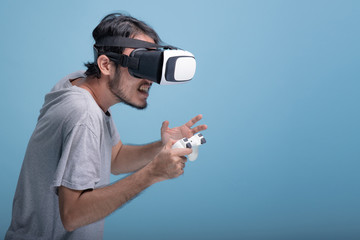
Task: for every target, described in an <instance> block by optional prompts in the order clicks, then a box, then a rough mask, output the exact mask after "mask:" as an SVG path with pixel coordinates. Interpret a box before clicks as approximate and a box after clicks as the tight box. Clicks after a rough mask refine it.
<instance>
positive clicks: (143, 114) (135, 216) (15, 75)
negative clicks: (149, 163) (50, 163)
mask: <svg viewBox="0 0 360 240" xmlns="http://www.w3.org/2000/svg"><path fill="white" fill-rule="evenodd" d="M114 11H125V12H128V13H130V14H131V15H133V16H134V17H137V18H139V19H141V20H144V21H145V22H147V23H148V24H150V25H151V26H153V27H154V28H155V30H157V32H158V33H159V35H160V36H161V37H162V39H163V40H164V41H165V42H167V43H169V44H172V45H175V46H179V47H182V48H184V49H186V50H189V51H191V52H193V53H194V54H195V56H196V59H197V63H198V65H197V73H196V76H195V78H194V79H193V81H192V82H190V83H188V84H185V85H180V86H154V87H153V88H152V90H151V94H150V98H149V107H148V108H147V109H146V110H144V111H138V110H134V109H131V108H130V107H127V106H125V105H117V106H114V107H113V108H112V112H113V116H114V119H115V123H116V124H117V126H118V130H119V132H120V135H121V137H122V140H123V142H125V143H147V142H150V141H153V140H157V139H159V138H160V127H161V123H162V121H164V120H169V121H170V126H178V125H181V124H183V123H185V122H186V121H188V120H189V119H190V118H191V117H193V116H195V115H196V114H198V113H202V114H203V115H204V119H203V120H202V123H206V124H208V126H209V129H208V130H207V131H205V132H204V135H205V137H206V139H207V141H208V142H207V144H206V145H204V146H202V147H201V149H200V155H199V158H198V160H197V161H195V162H190V163H188V164H187V167H186V169H185V170H186V172H185V174H184V176H181V177H179V178H178V179H175V180H170V181H165V182H161V183H158V184H155V185H153V186H152V187H150V188H149V189H147V190H146V191H145V192H143V193H142V194H141V195H140V196H139V197H138V198H136V199H134V200H133V201H132V202H130V203H128V204H126V205H125V206H124V207H122V208H121V209H120V210H118V211H116V212H115V213H114V214H112V215H111V216H109V217H108V218H107V221H106V226H105V239H249V240H258V239H259V240H260V239H360V227H359V226H360V208H359V202H360V194H359V187H360V184H359V183H360V175H359V170H360V163H359V160H360V147H359V143H360V127H359V123H360V111H359V100H360V94H359V92H360V73H359V70H360V47H359V46H360V45H359V43H360V30H359V25H360V14H359V13H360V1H275V0H274V1H250V0H249V1H235V0H234V1H226V0H224V1H190V0H181V1H168V0H167V1H69V0H64V1H34V0H32V1H10V0H5V1H4V0H3V1H2V2H1V8H0V31H1V37H0V43H1V44H0V56H1V58H0V59H1V60H0V68H1V101H0V106H1V116H2V117H1V119H0V126H1V127H0V131H1V132H0V135H1V139H0V141H1V142H0V148H1V166H2V167H1V169H2V173H1V175H0V184H1V185H0V187H1V192H2V193H1V199H0V208H1V210H0V211H1V217H0V238H1V237H3V236H4V235H5V231H6V229H7V227H8V225H9V222H10V217H11V204H12V199H13V194H14V192H15V187H16V183H17V178H18V175H19V172H20V167H21V164H22V160H23V156H24V153H25V149H26V145H27V142H28V140H29V138H30V135H31V133H32V131H33V129H34V127H35V124H36V119H37V117H38V113H39V110H40V108H41V105H42V103H43V99H44V95H45V94H46V93H47V92H48V91H49V90H50V89H51V87H52V86H53V85H54V84H55V83H56V82H57V81H58V80H59V79H60V78H62V77H63V76H65V75H67V74H68V73H70V72H74V71H76V70H79V69H84V67H83V63H84V62H86V61H89V60H92V44H93V40H92V37H91V32H92V30H93V28H94V27H95V26H96V25H97V24H98V23H99V21H100V20H101V18H102V17H104V16H105V15H106V14H108V13H111V12H114ZM120 177H122V176H120ZM117 179H119V177H113V178H112V181H115V180H117Z"/></svg>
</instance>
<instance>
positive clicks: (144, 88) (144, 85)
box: [138, 84, 151, 93]
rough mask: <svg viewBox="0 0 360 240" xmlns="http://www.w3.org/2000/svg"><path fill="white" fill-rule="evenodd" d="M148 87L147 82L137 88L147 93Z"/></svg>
mask: <svg viewBox="0 0 360 240" xmlns="http://www.w3.org/2000/svg"><path fill="white" fill-rule="evenodd" d="M150 87H151V85H149V84H143V85H141V86H140V87H139V88H138V91H139V92H142V93H149V90H150Z"/></svg>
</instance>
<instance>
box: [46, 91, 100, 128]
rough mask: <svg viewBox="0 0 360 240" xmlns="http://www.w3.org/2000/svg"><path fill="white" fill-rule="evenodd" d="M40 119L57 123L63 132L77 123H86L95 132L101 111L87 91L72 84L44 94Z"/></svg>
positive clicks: (98, 124)
mask: <svg viewBox="0 0 360 240" xmlns="http://www.w3.org/2000/svg"><path fill="white" fill-rule="evenodd" d="M42 119H44V120H45V121H49V123H51V124H58V125H59V127H60V126H61V127H62V128H63V130H64V131H65V134H66V132H70V131H71V129H72V128H73V127H74V126H77V125H86V126H87V127H88V128H90V129H91V130H92V131H93V132H94V133H97V132H98V128H99V126H101V125H102V121H103V113H102V110H101V108H100V107H99V106H98V105H97V103H96V102H95V100H94V99H93V97H92V96H91V94H90V93H89V92H88V91H86V90H85V89H82V88H79V87H76V86H73V87H70V88H65V89H61V90H58V91H53V92H50V93H49V94H47V95H46V97H45V103H44V105H43V108H42V109H41V111H40V117H39V121H40V120H42Z"/></svg>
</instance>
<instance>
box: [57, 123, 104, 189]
mask: <svg viewBox="0 0 360 240" xmlns="http://www.w3.org/2000/svg"><path fill="white" fill-rule="evenodd" d="M100 159H101V153H100V145H99V142H98V138H97V137H96V135H95V134H94V132H93V131H92V130H91V129H90V128H89V127H88V126H87V125H85V124H80V125H76V126H75V127H73V129H72V130H71V131H70V133H69V134H68V135H67V136H66V138H65V140H64V142H63V146H62V153H61V157H60V160H59V163H58V166H57V169H56V172H55V176H54V181H53V185H52V187H53V189H54V190H55V191H56V190H57V188H58V187H60V186H64V187H67V188H70V189H73V190H86V189H94V187H95V185H96V183H97V182H99V181H100V170H101V169H100V168H101V164H100V161H101V160H100ZM56 192H57V191H56Z"/></svg>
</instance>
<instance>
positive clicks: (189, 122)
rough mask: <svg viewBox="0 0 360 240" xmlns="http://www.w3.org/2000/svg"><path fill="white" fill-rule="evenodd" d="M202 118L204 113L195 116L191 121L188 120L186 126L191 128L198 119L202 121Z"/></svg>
mask: <svg viewBox="0 0 360 240" xmlns="http://www.w3.org/2000/svg"><path fill="white" fill-rule="evenodd" d="M201 119H202V114H199V115H197V116H196V117H193V118H192V119H191V120H190V121H188V122H187V123H186V124H185V126H187V127H189V128H191V127H192V126H194V125H195V123H197V122H198V121H200V120H201Z"/></svg>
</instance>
